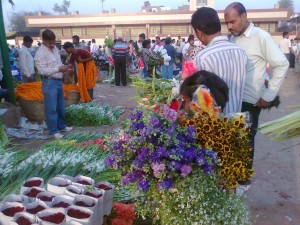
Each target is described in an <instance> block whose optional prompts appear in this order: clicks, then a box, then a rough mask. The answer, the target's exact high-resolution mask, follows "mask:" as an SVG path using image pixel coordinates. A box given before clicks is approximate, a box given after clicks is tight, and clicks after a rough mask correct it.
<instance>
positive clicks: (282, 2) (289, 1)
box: [278, 0, 294, 12]
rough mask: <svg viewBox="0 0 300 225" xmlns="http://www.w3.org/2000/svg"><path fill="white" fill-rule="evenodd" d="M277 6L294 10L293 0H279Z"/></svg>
mask: <svg viewBox="0 0 300 225" xmlns="http://www.w3.org/2000/svg"><path fill="white" fill-rule="evenodd" d="M278 5H279V8H289V9H291V10H292V12H294V1H293V0H279V1H278Z"/></svg>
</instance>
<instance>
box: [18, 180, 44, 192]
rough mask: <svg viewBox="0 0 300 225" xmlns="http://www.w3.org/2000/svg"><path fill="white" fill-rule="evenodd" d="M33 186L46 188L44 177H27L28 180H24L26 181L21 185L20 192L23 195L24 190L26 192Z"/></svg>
mask: <svg viewBox="0 0 300 225" xmlns="http://www.w3.org/2000/svg"><path fill="white" fill-rule="evenodd" d="M38 183H40V184H39V185H36V184H38ZM32 187H39V188H44V187H45V185H44V180H43V178H40V177H31V178H29V179H27V180H26V181H24V183H23V184H22V186H21V191H20V194H21V195H23V194H24V192H26V191H27V190H28V189H30V188H32Z"/></svg>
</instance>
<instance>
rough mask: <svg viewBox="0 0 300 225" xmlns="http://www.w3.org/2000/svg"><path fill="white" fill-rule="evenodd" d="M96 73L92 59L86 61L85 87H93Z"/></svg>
mask: <svg viewBox="0 0 300 225" xmlns="http://www.w3.org/2000/svg"><path fill="white" fill-rule="evenodd" d="M97 75H98V71H97V67H96V65H95V63H94V61H88V62H86V68H85V76H86V87H87V89H93V88H94V87H95V85H96V80H97Z"/></svg>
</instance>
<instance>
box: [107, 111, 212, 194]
mask: <svg viewBox="0 0 300 225" xmlns="http://www.w3.org/2000/svg"><path fill="white" fill-rule="evenodd" d="M176 119H177V114H176V112H175V111H174V110H172V109H169V108H166V107H164V109H163V110H162V112H161V114H155V113H153V112H147V113H144V112H143V111H141V110H137V111H135V112H133V114H132V115H130V117H129V120H130V124H129V125H128V127H127V128H125V130H124V134H122V136H121V138H119V139H117V140H115V141H113V142H112V148H111V149H112V153H111V155H110V156H109V157H108V158H107V159H106V165H107V166H108V167H111V168H115V169H119V170H121V171H122V175H123V176H122V180H121V183H122V184H124V185H126V184H129V183H135V184H136V185H137V186H138V188H139V189H140V190H143V191H147V190H148V189H149V188H150V186H151V185H155V186H156V187H157V188H159V189H161V188H163V189H166V190H168V189H170V188H172V187H173V184H174V182H175V181H176V179H183V178H184V177H187V176H189V175H190V174H191V173H193V171H195V172H196V171H197V170H202V171H204V172H206V173H212V172H213V169H214V167H215V166H216V157H217V155H216V153H215V152H214V151H213V150H212V149H207V148H201V146H199V145H198V144H197V143H196V130H195V127H193V126H189V127H188V128H182V127H180V126H179V124H177V123H176V122H175V121H176Z"/></svg>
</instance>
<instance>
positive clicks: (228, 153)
mask: <svg viewBox="0 0 300 225" xmlns="http://www.w3.org/2000/svg"><path fill="white" fill-rule="evenodd" d="M181 124H182V126H183V127H186V128H188V127H190V126H194V127H195V129H196V135H197V142H198V143H199V144H200V145H201V146H205V147H207V148H212V149H213V150H214V151H215V152H216V153H217V154H218V158H219V159H220V160H221V163H220V164H219V165H218V167H217V168H216V173H217V175H218V176H219V177H221V178H224V180H223V181H222V182H223V183H224V185H225V186H226V185H229V186H230V187H231V188H235V187H236V186H237V185H238V182H242V181H247V180H249V179H250V178H251V176H252V174H253V169H249V167H248V165H249V163H251V159H250V157H249V155H250V151H251V146H250V143H249V139H248V137H247V135H248V133H249V132H250V128H247V126H246V122H245V117H244V115H243V114H237V115H235V116H234V117H232V118H227V117H220V118H218V117H212V116H210V115H209V114H208V113H207V112H204V111H203V112H200V111H199V112H198V113H195V115H194V116H193V118H183V119H182V120H181Z"/></svg>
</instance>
